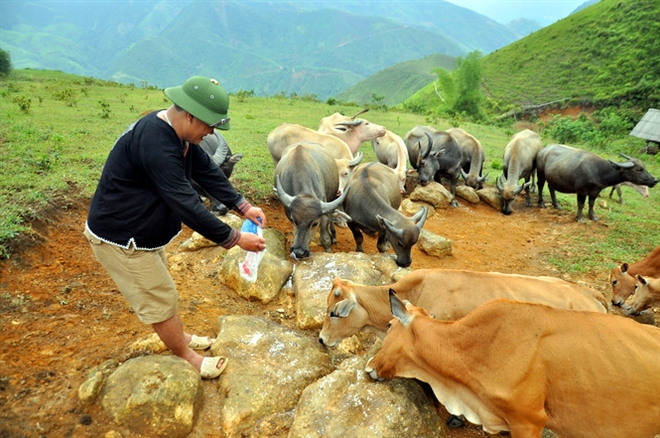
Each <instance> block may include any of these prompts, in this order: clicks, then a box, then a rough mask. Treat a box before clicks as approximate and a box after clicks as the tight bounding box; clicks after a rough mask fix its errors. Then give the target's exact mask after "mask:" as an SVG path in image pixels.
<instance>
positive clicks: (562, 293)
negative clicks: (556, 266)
mask: <svg viewBox="0 0 660 438" xmlns="http://www.w3.org/2000/svg"><path fill="white" fill-rule="evenodd" d="M389 289H392V290H394V291H395V292H396V293H397V295H399V296H400V297H401V298H402V299H405V300H408V301H410V302H411V303H413V304H415V305H416V306H420V307H424V308H425V309H427V310H428V311H429V312H430V313H432V314H433V315H435V317H436V318H439V319H443V320H452V321H453V320H457V319H460V318H462V317H464V316H465V315H467V314H468V313H469V312H471V311H472V310H474V309H476V308H477V307H479V306H480V305H482V304H484V303H486V302H488V301H490V300H494V299H496V298H507V299H512V300H517V301H524V302H528V303H540V304H546V305H548V306H552V307H556V308H558V309H570V310H588V311H592V312H599V313H607V301H606V299H605V297H604V296H603V294H602V293H600V292H599V291H597V290H595V289H591V288H588V287H584V286H579V285H577V284H573V283H569V282H567V281H564V280H560V279H558V278H554V277H532V276H527V275H515V274H501V273H499V272H478V271H464V270H451V269H418V270H415V271H413V272H411V273H410V274H408V275H406V276H404V277H403V278H402V279H401V280H399V281H398V282H396V283H394V284H392V285H385V286H365V285H361V284H356V283H353V282H352V281H349V280H342V279H339V278H335V280H334V282H333V283H332V289H331V290H330V292H329V293H328V300H327V303H328V304H327V312H326V316H325V320H324V321H323V329H322V330H321V333H320V335H319V342H321V344H324V345H326V346H330V347H332V346H335V345H336V344H337V343H338V342H339V341H341V340H342V339H345V338H347V337H349V336H353V335H354V334H356V333H358V332H360V331H365V332H371V333H376V334H377V335H378V336H380V337H381V338H382V337H384V336H385V331H386V329H387V323H388V322H389V321H390V320H391V319H392V313H391V312H390V305H389V299H388V291H389Z"/></svg>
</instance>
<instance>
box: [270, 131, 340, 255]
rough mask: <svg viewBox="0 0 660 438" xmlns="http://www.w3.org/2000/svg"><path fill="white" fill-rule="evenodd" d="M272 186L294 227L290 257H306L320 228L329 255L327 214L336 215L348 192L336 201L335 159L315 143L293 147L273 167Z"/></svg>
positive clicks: (322, 243) (330, 233)
mask: <svg viewBox="0 0 660 438" xmlns="http://www.w3.org/2000/svg"><path fill="white" fill-rule="evenodd" d="M275 187H276V190H277V196H278V197H279V199H280V201H281V202H282V205H283V206H284V212H285V213H286V216H287V218H289V220H290V221H291V223H292V224H293V243H292V244H291V248H290V256H291V258H292V259H294V260H297V259H299V258H304V257H309V252H310V251H309V242H310V241H311V240H312V238H313V237H314V234H315V233H316V230H317V229H318V227H319V225H320V232H321V246H323V249H324V250H325V251H326V252H330V245H331V244H332V243H333V242H332V240H333V234H334V233H333V230H334V228H333V226H332V222H331V221H330V218H329V215H331V214H333V213H335V212H336V210H337V208H338V207H340V206H341V203H342V202H343V201H344V198H345V197H346V194H347V193H348V189H346V190H345V191H344V193H343V194H342V195H341V196H340V197H338V198H337V188H338V187H339V178H338V176H337V165H336V163H335V160H334V159H333V158H332V157H331V156H330V155H329V154H328V153H327V152H326V151H325V149H324V148H323V147H322V146H321V145H318V144H316V143H314V142H300V143H297V144H293V145H291V146H289V147H288V148H287V149H286V151H285V152H284V155H283V156H282V159H281V160H280V162H279V163H278V164H277V167H276V168H275ZM338 214H340V215H342V213H340V212H339V213H338ZM343 216H344V218H345V219H350V218H347V217H345V216H346V215H343Z"/></svg>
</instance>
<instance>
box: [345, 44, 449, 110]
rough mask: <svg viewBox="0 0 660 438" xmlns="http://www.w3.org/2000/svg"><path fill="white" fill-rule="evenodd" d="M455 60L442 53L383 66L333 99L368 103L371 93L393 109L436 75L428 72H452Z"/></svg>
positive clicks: (431, 80)
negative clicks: (438, 70)
mask: <svg viewBox="0 0 660 438" xmlns="http://www.w3.org/2000/svg"><path fill="white" fill-rule="evenodd" d="M454 60H455V58H453V57H451V56H447V55H442V54H434V55H430V56H426V57H424V58H422V59H417V60H414V61H406V62H401V63H398V64H395V65H392V66H390V67H387V68H385V69H383V70H381V71H379V72H378V73H376V74H374V75H373V76H369V77H368V78H367V79H365V80H363V81H360V82H358V83H357V84H355V85H353V86H352V87H351V88H349V89H347V90H344V91H342V92H341V93H339V94H338V95H337V96H336V98H337V99H338V100H340V101H344V102H355V103H358V104H365V103H369V102H370V101H371V100H372V94H376V95H378V96H383V103H384V104H385V105H388V106H395V105H398V104H400V103H401V102H403V101H404V100H405V99H406V98H407V97H409V96H411V95H412V94H413V93H415V92H416V91H417V90H419V89H420V88H423V87H424V86H425V85H427V84H429V83H431V82H433V81H434V80H435V79H436V78H437V76H436V75H434V74H431V70H433V69H436V68H439V67H441V68H444V69H445V70H452V69H453V68H454Z"/></svg>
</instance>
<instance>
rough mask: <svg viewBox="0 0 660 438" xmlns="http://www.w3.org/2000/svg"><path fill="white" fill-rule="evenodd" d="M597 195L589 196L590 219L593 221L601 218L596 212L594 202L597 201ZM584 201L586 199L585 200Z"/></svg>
mask: <svg viewBox="0 0 660 438" xmlns="http://www.w3.org/2000/svg"><path fill="white" fill-rule="evenodd" d="M596 197H597V195H596V196H589V219H591V220H592V221H597V220H599V219H600V218H599V217H598V216H596V213H594V204H595V203H596ZM583 202H584V201H583Z"/></svg>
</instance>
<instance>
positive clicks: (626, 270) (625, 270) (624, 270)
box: [621, 263, 628, 274]
mask: <svg viewBox="0 0 660 438" xmlns="http://www.w3.org/2000/svg"><path fill="white" fill-rule="evenodd" d="M621 272H623V273H624V274H625V273H626V272H628V263H624V264H623V265H621Z"/></svg>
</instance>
